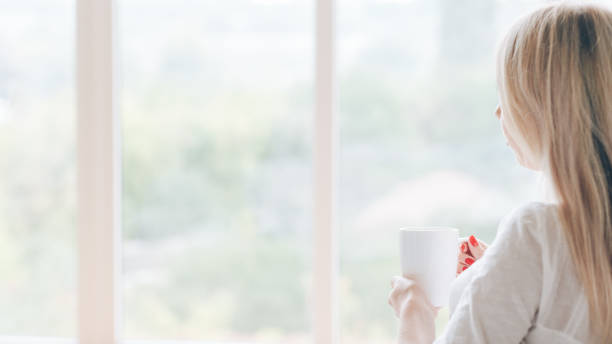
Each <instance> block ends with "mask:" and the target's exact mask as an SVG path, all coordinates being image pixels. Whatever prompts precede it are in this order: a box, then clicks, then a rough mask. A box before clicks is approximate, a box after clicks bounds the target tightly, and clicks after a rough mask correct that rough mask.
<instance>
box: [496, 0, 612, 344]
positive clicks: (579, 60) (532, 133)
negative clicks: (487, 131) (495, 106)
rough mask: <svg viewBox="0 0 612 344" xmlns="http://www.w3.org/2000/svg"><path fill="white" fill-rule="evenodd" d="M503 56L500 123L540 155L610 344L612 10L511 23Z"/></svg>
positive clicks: (573, 11) (599, 333) (564, 7)
mask: <svg viewBox="0 0 612 344" xmlns="http://www.w3.org/2000/svg"><path fill="white" fill-rule="evenodd" d="M498 58H499V60H498V68H497V74H498V75H497V78H498V87H499V89H500V98H501V107H502V109H503V113H504V121H505V122H506V123H507V125H508V127H509V130H510V131H512V132H514V133H518V135H519V137H520V138H521V139H522V140H520V141H521V142H522V143H523V144H524V146H525V147H523V148H524V149H529V150H530V151H531V152H532V155H533V156H537V157H540V158H541V161H539V162H540V163H541V167H542V169H543V171H544V172H545V174H547V175H548V176H549V177H550V179H551V182H552V184H553V187H554V189H555V192H556V194H557V197H558V201H559V218H560V220H561V224H562V227H563V232H564V235H565V239H566V241H567V243H568V246H569V250H570V253H571V256H572V258H573V262H574V267H575V270H576V273H577V275H578V277H579V279H580V281H581V283H582V286H583V289H584V291H585V294H586V297H587V299H588V302H589V320H590V324H591V328H592V331H593V332H594V334H595V336H596V337H597V338H598V339H597V340H598V341H599V340H601V341H604V342H612V209H610V207H611V203H612V202H611V199H610V196H611V191H612V166H611V164H610V158H611V157H612V155H611V154H612V12H610V11H609V10H607V9H604V8H601V7H597V6H594V5H576V4H566V3H561V4H554V5H548V6H546V7H543V8H541V9H539V10H537V11H535V12H533V13H531V14H530V15H528V16H526V17H524V18H522V19H521V20H519V22H518V23H517V24H515V25H514V26H513V28H512V29H511V30H510V32H509V33H508V34H507V36H506V37H505V39H504V41H503V43H502V45H501V48H500V51H499V56H498Z"/></svg>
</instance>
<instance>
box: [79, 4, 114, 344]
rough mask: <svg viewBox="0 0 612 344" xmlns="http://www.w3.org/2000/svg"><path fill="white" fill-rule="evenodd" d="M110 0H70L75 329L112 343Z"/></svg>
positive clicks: (83, 338)
mask: <svg viewBox="0 0 612 344" xmlns="http://www.w3.org/2000/svg"><path fill="white" fill-rule="evenodd" d="M113 11H114V1H113V0H77V1H76V99H77V100H76V103H77V104H76V109H77V120H76V122H77V125H76V131H77V132H76V136H77V147H76V150H77V190H76V192H77V251H78V261H77V265H78V276H77V281H78V282H77V283H78V296H77V317H78V320H77V322H78V325H77V336H78V342H79V343H88V344H98V343H100V344H109V343H119V341H120V340H119V334H120V324H121V322H120V315H121V311H120V302H119V295H120V294H119V288H118V286H119V279H120V266H119V264H120V257H121V250H120V244H121V241H120V238H121V235H120V233H121V232H120V209H121V208H120V206H121V205H120V195H121V189H120V176H121V174H120V163H121V160H120V144H119V129H118V128H119V125H118V116H117V111H116V108H115V105H116V103H115V99H116V97H115V96H114V92H115V88H114V81H115V80H114V79H115V78H114V77H115V73H114V63H115V59H114V55H113V52H114V51H113V46H114V23H113V17H114V15H113Z"/></svg>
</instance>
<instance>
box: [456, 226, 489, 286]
mask: <svg viewBox="0 0 612 344" xmlns="http://www.w3.org/2000/svg"><path fill="white" fill-rule="evenodd" d="M487 247H488V245H487V244H485V243H484V242H483V241H481V240H478V239H476V237H474V236H473V235H470V237H469V238H459V253H458V257H457V258H458V259H457V276H459V274H460V273H462V272H463V271H465V270H466V269H467V268H469V267H470V265H472V264H474V262H475V261H477V260H478V259H480V257H482V255H483V254H484V252H485V250H486V249H487Z"/></svg>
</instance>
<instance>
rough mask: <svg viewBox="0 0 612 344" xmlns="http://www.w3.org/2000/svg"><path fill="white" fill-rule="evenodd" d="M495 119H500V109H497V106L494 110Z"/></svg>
mask: <svg viewBox="0 0 612 344" xmlns="http://www.w3.org/2000/svg"><path fill="white" fill-rule="evenodd" d="M495 117H497V119H499V118H500V117H501V107H499V105H497V108H495Z"/></svg>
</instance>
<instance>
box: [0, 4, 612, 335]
mask: <svg viewBox="0 0 612 344" xmlns="http://www.w3.org/2000/svg"><path fill="white" fill-rule="evenodd" d="M601 2H602V3H605V4H608V5H612V2H611V1H601ZM541 3H542V1H526V0H522V1H503V0H478V1H470V2H461V3H458V2H457V1H452V0H439V1H426V0H337V1H332V0H231V1H229V0H226V1H214V0H206V1H189V0H176V1H170V0H153V1H150V0H149V1H147V0H77V1H69V0H44V1H43V0H27V1H20V2H15V1H6V0H5V1H2V0H0V19H1V20H0V27H1V28H2V30H0V32H1V33H0V48H1V49H0V272H1V273H0V343H11V344H14V343H33V342H36V343H38V342H41V343H68V342H74V339H73V338H76V339H77V340H80V341H81V342H87V341H90V340H92V338H93V339H96V340H101V341H104V342H113V341H117V342H126V343H170V342H172V341H175V340H189V341H190V342H191V341H194V342H198V341H200V342H211V341H221V342H227V343H258V344H260V343H266V344H269V343H288V344H305V343H317V344H331V343H337V342H338V341H336V340H335V335H336V334H337V333H339V334H340V338H339V339H340V342H342V343H350V344H362V343H381V342H391V341H392V340H393V338H394V336H395V328H394V326H395V319H394V317H393V314H392V312H391V310H390V309H389V307H388V305H387V304H386V297H387V293H388V290H389V286H388V280H389V278H390V277H391V276H392V275H394V274H397V273H398V269H399V263H398V261H397V244H396V239H397V230H398V229H399V228H400V227H402V226H405V225H449V226H454V227H458V228H459V229H460V230H461V235H463V236H467V235H470V234H475V235H477V236H479V237H481V238H482V239H484V240H485V241H488V242H490V241H492V240H493V238H494V236H495V231H496V227H497V224H498V222H499V220H500V219H501V217H502V216H503V215H504V214H506V213H507V212H508V211H509V210H510V209H511V208H513V207H514V206H516V205H517V204H518V203H520V202H522V201H525V200H528V199H533V198H536V197H537V194H538V188H539V184H538V180H537V179H538V178H537V175H536V174H534V173H531V172H529V171H526V170H524V169H522V168H521V167H519V166H518V165H517V164H516V163H515V162H514V157H513V154H512V152H511V151H510V150H509V149H508V148H507V147H506V146H505V144H504V139H503V137H502V135H501V133H500V130H499V127H498V125H499V124H498V122H497V120H496V119H495V117H494V115H493V110H494V108H495V105H496V101H497V95H496V84H495V79H494V77H495V69H494V68H495V66H494V63H495V50H496V49H495V48H496V43H497V41H498V39H499V37H500V35H501V34H502V33H503V32H504V31H505V29H506V28H507V26H508V25H509V24H510V23H511V22H513V21H514V20H515V19H516V18H517V16H518V15H520V14H521V13H524V12H525V11H527V10H530V9H532V8H534V7H535V6H538V5H539V4H541ZM75 13H76V14H75ZM75 16H76V18H75ZM75 23H76V24H75ZM73 56H76V57H73ZM77 85H78V87H77ZM118 138H120V140H119V139H118ZM89 196H91V197H89ZM79 197H80V198H79ZM77 198H78V201H77ZM90 215H92V216H90ZM336 249H337V250H336ZM116 263H120V264H116ZM336 264H338V266H336ZM77 272H79V273H77ZM336 291H337V292H336ZM336 305H337V306H338V311H339V312H338V313H336ZM447 318H448V313H447V312H445V311H442V312H441V313H440V315H439V317H438V325H437V329H438V331H441V330H443V328H444V326H445V324H446V320H447ZM100 333H102V334H103V336H104V338H99V337H96V336H97V335H99V334H100ZM57 337H59V338H57Z"/></svg>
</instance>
